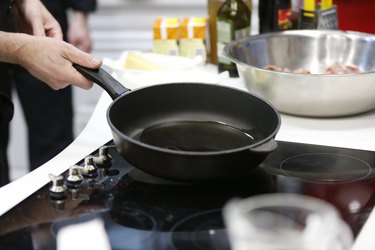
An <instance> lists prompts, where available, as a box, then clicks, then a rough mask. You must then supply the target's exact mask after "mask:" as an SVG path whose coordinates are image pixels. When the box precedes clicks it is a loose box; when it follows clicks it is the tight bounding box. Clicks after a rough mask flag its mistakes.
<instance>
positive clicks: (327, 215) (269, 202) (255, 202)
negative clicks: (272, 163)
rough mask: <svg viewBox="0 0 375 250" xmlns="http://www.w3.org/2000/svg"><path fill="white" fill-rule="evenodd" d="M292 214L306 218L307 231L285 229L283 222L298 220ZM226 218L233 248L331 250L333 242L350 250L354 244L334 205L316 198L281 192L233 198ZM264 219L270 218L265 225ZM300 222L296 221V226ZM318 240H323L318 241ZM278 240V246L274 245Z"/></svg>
mask: <svg viewBox="0 0 375 250" xmlns="http://www.w3.org/2000/svg"><path fill="white" fill-rule="evenodd" d="M276 208H277V209H276ZM273 210H274V211H273ZM299 210H300V211H299ZM251 212H254V213H253V214H251ZM273 212H275V213H273ZM279 212H280V213H279ZM288 212H292V213H294V212H295V213H296V214H295V215H296V219H301V218H299V217H298V216H299V212H301V215H302V216H305V218H304V220H305V221H304V224H305V225H304V228H303V229H297V228H292V227H289V226H287V227H284V224H283V222H287V221H288V220H289V221H292V220H294V218H293V217H290V218H289V217H288V216H285V215H286V214H288ZM273 215H274V217H273ZM223 216H224V223H225V224H226V226H227V228H228V234H229V239H230V242H231V245H233V246H236V244H242V243H240V242H247V243H245V244H249V245H251V246H253V247H254V246H266V247H270V244H271V245H273V247H272V248H270V249H284V248H285V247H286V246H289V247H290V246H294V247H296V246H309V247H313V248H312V249H314V247H316V246H317V244H319V245H320V247H322V248H321V249H330V247H332V246H331V244H332V242H336V243H335V245H336V246H339V245H340V247H342V248H338V249H349V248H350V247H351V245H352V244H353V234H352V231H351V229H350V227H349V226H348V225H347V224H346V222H345V221H344V220H342V218H341V217H340V214H339V212H338V210H337V209H336V208H335V207H334V206H333V205H331V204H330V203H328V202H326V201H324V200H321V199H318V198H315V197H312V196H307V195H302V194H290V193H289V194H287V193H278V194H263V195H257V196H252V197H248V198H233V199H231V200H229V201H228V202H227V203H226V204H225V206H224V208H223ZM252 219H254V221H252ZM263 219H266V220H265V221H264V224H263V223H261V224H259V220H263ZM270 222H271V224H270V225H273V224H272V223H273V222H276V224H275V225H277V223H278V222H281V224H279V225H278V226H277V228H276V229H275V228H274V227H273V226H272V227H270V226H269V225H268V223H270ZM298 223H299V222H297V221H296V222H295V223H293V224H295V225H297V224H298ZM280 229H281V230H280ZM301 230H302V231H301ZM317 238H319V239H320V240H319V241H316V239H317ZM275 240H276V241H278V246H274V244H273V242H274V241H275ZM337 242H340V244H337ZM305 244H307V245H305ZM279 247H280V248H279ZM282 247H284V248H282ZM234 249H236V248H234ZM265 249H268V248H265Z"/></svg>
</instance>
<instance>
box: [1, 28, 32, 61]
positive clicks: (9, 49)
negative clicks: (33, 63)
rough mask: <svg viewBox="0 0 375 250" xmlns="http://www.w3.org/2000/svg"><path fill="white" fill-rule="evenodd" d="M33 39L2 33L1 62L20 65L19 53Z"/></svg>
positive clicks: (17, 34) (22, 35)
mask: <svg viewBox="0 0 375 250" xmlns="http://www.w3.org/2000/svg"><path fill="white" fill-rule="evenodd" d="M32 39H33V38H32V36H30V35H26V34H21V33H9V32H2V31H0V44H1V46H0V61H1V62H7V63H13V64H19V63H20V58H19V54H20V53H19V51H20V50H21V49H22V48H23V47H24V46H25V45H26V44H27V42H28V41H30V40H32Z"/></svg>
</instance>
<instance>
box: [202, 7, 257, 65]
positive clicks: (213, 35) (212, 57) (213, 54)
mask: <svg viewBox="0 0 375 250" xmlns="http://www.w3.org/2000/svg"><path fill="white" fill-rule="evenodd" d="M224 2H225V0H208V4H207V7H208V31H209V43H208V45H207V50H208V58H209V60H208V61H209V62H210V63H212V64H217V48H216V46H217V40H216V39H217V32H216V30H217V29H216V14H217V11H218V10H219V8H220V7H221V5H222V4H223V3H224ZM243 2H244V3H245V4H246V5H247V7H248V8H249V10H250V12H251V10H252V0H243Z"/></svg>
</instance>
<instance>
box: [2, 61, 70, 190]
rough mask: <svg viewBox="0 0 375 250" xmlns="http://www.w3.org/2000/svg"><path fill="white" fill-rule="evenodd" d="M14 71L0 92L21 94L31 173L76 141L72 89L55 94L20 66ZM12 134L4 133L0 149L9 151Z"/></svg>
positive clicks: (13, 68) (4, 130)
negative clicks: (12, 91) (10, 135)
mask: <svg viewBox="0 0 375 250" xmlns="http://www.w3.org/2000/svg"><path fill="white" fill-rule="evenodd" d="M10 71H11V72H12V77H11V79H10V80H9V81H3V80H2V79H0V90H2V92H5V93H6V94H8V95H10V93H11V90H12V89H15V90H16V91H17V94H18V96H19V100H20V103H21V106H22V110H23V114H24V117H25V121H26V124H27V134H28V137H27V143H28V153H29V170H34V169H35V168H37V167H38V166H40V165H42V164H43V163H45V162H47V161H48V160H50V159H51V158H53V157H54V156H55V155H56V154H58V153H59V152H60V151H62V150H63V149H64V148H66V147H67V146H68V145H69V144H70V143H71V142H72V141H73V138H74V137H73V107H72V88H71V87H70V86H69V87H67V88H64V89H62V90H59V91H55V90H53V89H51V88H50V87H49V86H48V85H46V84H45V83H43V82H41V81H39V80H38V79H36V78H34V77H32V76H31V75H30V74H29V73H28V72H27V71H26V70H24V69H23V68H21V67H19V66H15V65H12V66H11V70H10ZM0 75H1V74H0ZM8 132H9V128H4V129H3V131H2V132H1V133H2V134H3V137H2V138H1V145H0V148H6V146H7V144H8ZM10 167H11V166H10ZM3 168H7V166H4V167H3ZM3 184H5V183H3Z"/></svg>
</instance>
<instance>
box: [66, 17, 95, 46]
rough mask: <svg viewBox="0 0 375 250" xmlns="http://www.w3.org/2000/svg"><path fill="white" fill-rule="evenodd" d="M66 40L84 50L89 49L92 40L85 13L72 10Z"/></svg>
mask: <svg viewBox="0 0 375 250" xmlns="http://www.w3.org/2000/svg"><path fill="white" fill-rule="evenodd" d="M68 42H69V43H70V44H73V45H74V46H76V47H77V48H79V49H81V50H83V51H85V52H90V51H91V49H92V41H91V37H90V28H89V26H88V23H87V14H86V13H83V12H80V11H75V12H74V14H73V17H72V21H71V22H70V25H69V29H68Z"/></svg>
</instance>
